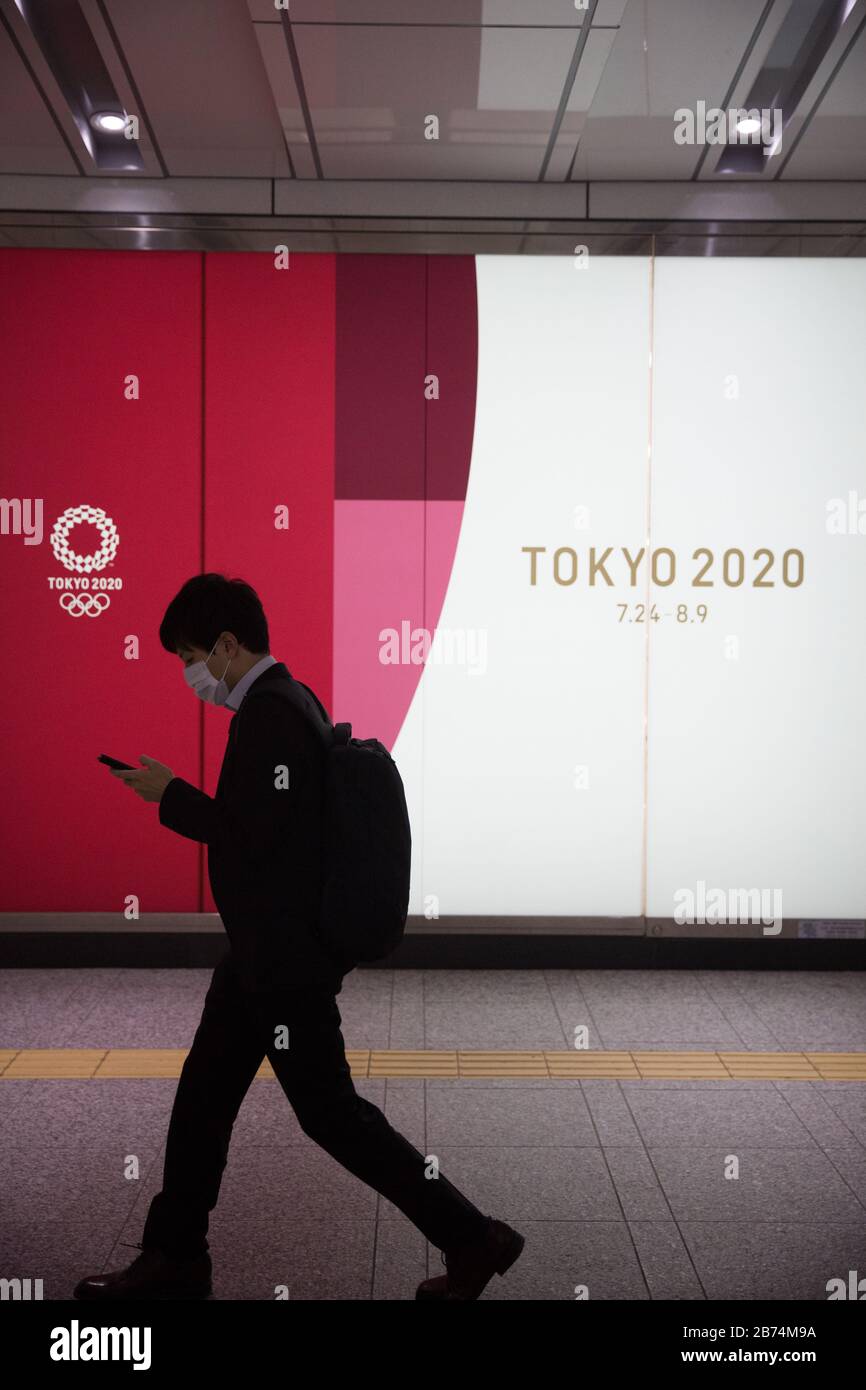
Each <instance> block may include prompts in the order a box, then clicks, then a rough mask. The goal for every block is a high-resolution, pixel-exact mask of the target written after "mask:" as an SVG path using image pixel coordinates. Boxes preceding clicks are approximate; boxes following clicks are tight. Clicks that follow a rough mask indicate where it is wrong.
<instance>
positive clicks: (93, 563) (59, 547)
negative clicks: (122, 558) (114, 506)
mask: <svg viewBox="0 0 866 1390" xmlns="http://www.w3.org/2000/svg"><path fill="white" fill-rule="evenodd" d="M82 524H84V525H87V524H90V525H92V526H95V527H96V529H97V531H98V532H99V540H100V543H99V546H98V547H97V549H96V550H93V551H91V552H89V553H88V554H84V555H82V554H80V553H79V552H78V551H77V550H73V548H72V546H71V545H70V544H69V533H70V532H71V531H72V530H73V528H74V527H76V526H80V525H82ZM50 541H51V549H52V551H53V552H54V558H55V559H56V560H58V561H59V562H60V564H61V565H63V567H64V569H67V570H72V571H73V575H72V576H71V577H69V576H67V575H51V576H49V579H48V587H49V589H54V590H60V591H61V592H60V596H59V599H58V602H59V603H60V607H61V608H62V609H63V610H64V612H66V613H68V614H69V616H70V617H72V618H82V617H88V618H98V617H99V615H100V613H104V612H105V610H106V608H108V606H109V604H110V603H111V598H110V597H109V595H108V593H107V592H106V590H108V589H114V590H117V589H122V588H123V580H122V579H121V578H119V576H117V575H100V574H99V573H94V571H97V572H98V571H99V570H103V569H105V568H106V566H107V565H110V564H112V563H113V562H114V557H115V555H116V554H117V547H118V546H119V545H120V536H119V535H118V533H117V527H116V526H115V524H114V522H113V521H112V519H111V517H110V516H109V515H108V514H107V512H104V511H103V509H102V508H101V507H91V506H89V505H88V504H87V503H84V504H82V505H81V506H79V507H67V508H66V511H65V512H63V513H62V514H61V515H60V516H59V517H58V518H57V520H56V521H55V523H54V527H53V530H52V532H51V536H50Z"/></svg>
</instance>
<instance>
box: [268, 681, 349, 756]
mask: <svg viewBox="0 0 866 1390" xmlns="http://www.w3.org/2000/svg"><path fill="white" fill-rule="evenodd" d="M286 670H287V674H288V677H289V681H290V684H289V685H286V684H285V682H283V681H281V682H280V684H279V685H274V684H272V683H271V684H267V685H263V686H261V687H260V690H261V693H262V694H264V693H266V692H270V693H271V694H275V695H276V694H279V695H281V696H282V698H283V699H284V700H287V701H288V703H289V704H290V705H293V706H294V708H295V709H296V710H298V712H299V713H300V714H302V715H303V716H304V718H305V719H306V720H307V721H308V723H310V724H312V725H313V727H314V728H315V729H316V731H317V733H318V734H319V736H320V738H321V740H322V742H323V743H324V745H325V747H326V748H333V747H334V745H335V744H340V743H348V742H349V739H350V738H351V735H352V726H351V724H332V723H331V717H330V715H329V714H328V711H327V710H326V709H325V706H324V705H323V704H322V702H321V700H320V699H319V697H318V695H317V694H316V693H315V691H314V690H311V689H310V687H309V686H308V685H304V682H303V681H299V680H297V679H296V678H295V677H294V676H293V675H292V673H291V671H289V670H288V668H286ZM255 689H256V687H255V685H253V686H252V688H251V689H250V690H249V691H248V692H247V696H246V698H247V699H249V698H250V696H251V695H253V694H255Z"/></svg>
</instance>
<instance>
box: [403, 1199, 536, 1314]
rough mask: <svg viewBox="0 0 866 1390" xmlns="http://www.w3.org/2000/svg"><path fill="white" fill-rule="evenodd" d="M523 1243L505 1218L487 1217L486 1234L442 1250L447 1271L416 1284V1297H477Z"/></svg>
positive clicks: (515, 1255) (460, 1298) (504, 1268)
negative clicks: (469, 1242) (466, 1243)
mask: <svg viewBox="0 0 866 1390" xmlns="http://www.w3.org/2000/svg"><path fill="white" fill-rule="evenodd" d="M525 1244H526V1241H525V1238H524V1237H523V1236H522V1235H521V1234H520V1232H519V1231H515V1230H512V1228H511V1227H510V1226H506V1224H505V1222H504V1221H494V1220H492V1218H490V1217H488V1218H487V1234H486V1236H483V1237H482V1239H481V1240H478V1241H472V1243H471V1244H469V1245H461V1246H460V1247H459V1248H458V1249H455V1250H443V1252H442V1263H443V1264H444V1265H445V1268H446V1269H447V1271H448V1273H447V1274H440V1275H438V1276H437V1277H436V1278H435V1279H425V1280H424V1282H423V1283H422V1284H419V1285H418V1289H417V1291H416V1294H415V1297H416V1298H417V1299H432V1298H439V1299H452V1300H455V1299H456V1300H460V1301H463V1302H468V1301H470V1300H472V1299H475V1298H480V1297H481V1294H482V1293H483V1292H484V1290H485V1288H486V1287H487V1285H488V1284H489V1282H490V1280H491V1279H492V1278H493V1275H494V1274H499V1275H502V1274H505V1272H506V1271H507V1270H509V1269H510V1268H511V1266H512V1265H513V1264H514V1261H515V1260H516V1259H517V1257H518V1255H519V1254H520V1253H521V1251H522V1250H523V1247H524V1245H525Z"/></svg>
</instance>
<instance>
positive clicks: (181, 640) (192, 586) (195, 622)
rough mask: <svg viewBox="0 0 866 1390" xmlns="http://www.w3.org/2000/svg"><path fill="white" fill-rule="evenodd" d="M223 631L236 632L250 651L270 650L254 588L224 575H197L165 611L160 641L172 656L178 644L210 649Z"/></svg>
mask: <svg viewBox="0 0 866 1390" xmlns="http://www.w3.org/2000/svg"><path fill="white" fill-rule="evenodd" d="M221 632H233V633H234V635H235V637H236V638H237V639H238V641H239V642H240V643H242V645H243V646H245V647H246V649H247V651H250V652H270V644H269V638H268V621H267V618H266V617H265V610H264V608H263V607H262V602H261V599H260V598H259V596H258V594H257V593H256V591H255V589H252V588H250V586H249V584H247V583H245V582H244V580H243V579H227V578H226V576H225V575H224V574H196V575H194V576H193V578H192V579H188V580H187V581H186V583H185V584H184V586H183V588H182V589H181V590H180V592H179V593H177V594H175V596H174V598H173V599H172V601H171V603H170V604H169V605H168V608H167V609H166V610H165V617H164V618H163V620H162V622H161V623H160V625H159V640H160V642H161V643H162V645H163V646H164V647H165V650H166V651H167V652H171V653H172V655H173V656H174V655H176V653H177V651H178V648H179V647H201V648H202V649H203V650H204V651H206V652H209V651H210V649H211V647H212V646H213V645H214V643H215V642H216V640H217V638H218V637H219V635H220V633H221Z"/></svg>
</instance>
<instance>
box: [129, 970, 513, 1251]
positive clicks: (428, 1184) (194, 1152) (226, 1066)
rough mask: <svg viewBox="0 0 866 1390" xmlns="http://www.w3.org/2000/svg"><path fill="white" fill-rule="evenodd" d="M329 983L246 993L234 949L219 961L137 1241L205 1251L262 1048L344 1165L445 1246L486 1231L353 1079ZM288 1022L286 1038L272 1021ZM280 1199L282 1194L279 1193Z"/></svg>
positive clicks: (312, 1132)
mask: <svg viewBox="0 0 866 1390" xmlns="http://www.w3.org/2000/svg"><path fill="white" fill-rule="evenodd" d="M341 1022H342V1019H341V1017H340V1011H339V1009H338V1008H337V1001H336V998H335V996H334V992H333V990H327V989H323V988H321V987H315V986H309V987H296V988H289V989H283V990H280V991H274V992H271V993H261V992H251V991H250V990H248V989H245V988H244V987H243V986H242V984H241V981H240V980H239V978H238V974H237V970H236V967H235V963H234V961H233V959H232V955H231V951H230V950H229V951H228V952H227V954H226V955H225V956H224V957H223V959H222V960H221V961H220V963H219V965H217V967H216V969H215V971H214V973H213V979H212V980H211V984H210V988H209V989H208V992H207V997H206V999H205V1005H204V1010H203V1012H202V1016H201V1021H200V1023H199V1026H198V1029H197V1030H196V1035H195V1038H194V1040H193V1045H192V1048H191V1049H190V1052H189V1055H188V1056H187V1058H186V1061H185V1062H184V1065H183V1070H182V1071H181V1076H180V1080H179V1082H178V1087H177V1092H176V1094H175V1098H174V1106H173V1108H172V1112H171V1123H170V1125H169V1131H168V1139H167V1142H166V1152H165V1168H164V1173H163V1187H162V1191H161V1192H159V1193H158V1194H157V1196H156V1197H154V1199H153V1201H152V1202H151V1205H150V1210H149V1212H148V1215H147V1221H146V1223H145V1229H144V1235H143V1237H142V1242H141V1243H142V1245H143V1246H144V1248H145V1249H148V1248H149V1247H152V1246H158V1247H160V1248H162V1249H164V1250H166V1251H169V1252H171V1253H172V1254H175V1255H179V1256H181V1255H194V1254H198V1253H201V1252H203V1251H205V1250H207V1249H208V1242H207V1229H208V1217H209V1214H210V1212H211V1211H212V1210H213V1208H214V1207H215V1206H216V1202H217V1198H218V1196H219V1188H220V1182H221V1180H222V1175H223V1170H224V1169H225V1166H226V1160H227V1158H228V1149H229V1141H230V1139H231V1133H232V1127H233V1125H234V1122H235V1119H236V1117H237V1114H238V1111H239V1110H240V1107H241V1102H242V1101H243V1098H244V1096H245V1095H246V1093H247V1090H248V1088H249V1086H250V1083H251V1082H252V1080H253V1078H254V1077H255V1075H256V1072H257V1071H258V1069H259V1067H260V1066H261V1063H262V1060H263V1058H264V1057H265V1056H267V1058H268V1060H269V1061H270V1063H271V1066H272V1067H273V1069H274V1073H275V1075H276V1077H277V1079H278V1080H279V1083H280V1085H281V1086H282V1088H283V1090H284V1091H285V1093H286V1095H287V1096H288V1098H289V1102H290V1104H291V1106H292V1108H293V1109H294V1111H295V1114H296V1116H297V1118H298V1121H299V1123H300V1125H301V1128H302V1129H303V1131H304V1133H305V1134H307V1135H309V1137H310V1138H311V1139H314V1140H315V1141H316V1143H317V1144H320V1145H321V1147H322V1148H323V1149H325V1150H326V1152H327V1153H329V1154H331V1155H332V1157H334V1158H335V1159H336V1160H337V1162H338V1163H341V1164H342V1165H343V1167H344V1168H348V1170H349V1172H350V1173H354V1174H355V1176H356V1177H358V1178H360V1179H361V1180H362V1181H363V1182H365V1183H368V1184H369V1186H370V1187H373V1188H375V1189H376V1191H377V1192H381V1193H382V1195H383V1196H385V1197H387V1198H388V1200H389V1201H391V1202H393V1203H394V1205H395V1206H396V1207H399V1209H400V1210H401V1211H402V1212H404V1213H405V1214H406V1216H408V1218H409V1220H410V1221H412V1222H413V1223H414V1224H415V1225H416V1226H417V1227H418V1229H419V1230H420V1231H422V1232H423V1233H424V1235H425V1236H426V1237H427V1239H428V1240H429V1241H431V1242H432V1244H433V1245H435V1246H438V1248H439V1249H441V1250H449V1249H452V1248H454V1247H455V1246H459V1245H461V1244H464V1243H468V1242H470V1241H472V1240H475V1239H477V1238H478V1236H479V1235H481V1234H483V1232H484V1230H485V1228H486V1218H485V1217H484V1215H483V1214H482V1213H481V1212H480V1211H479V1210H478V1209H477V1207H474V1206H473V1205H472V1203H471V1202H469V1201H467V1199H466V1198H465V1197H464V1196H463V1195H462V1193H460V1192H459V1191H458V1190H457V1188H456V1187H454V1186H453V1185H452V1184H451V1183H450V1182H449V1181H448V1179H447V1178H445V1177H443V1176H442V1175H441V1173H440V1175H439V1176H438V1177H429V1178H428V1177H426V1176H425V1169H426V1163H425V1159H424V1157H423V1155H422V1154H420V1153H419V1152H418V1151H417V1149H414V1148H413V1147H412V1145H411V1144H410V1143H409V1142H408V1141H407V1140H406V1139H404V1138H403V1136H402V1135H401V1134H398V1133H397V1131H396V1130H395V1129H392V1127H391V1125H390V1124H389V1123H388V1121H387V1120H386V1119H385V1116H384V1115H383V1114H382V1112H381V1110H379V1109H377V1107H376V1106H375V1105H372V1104H371V1103H370V1101H368V1100H365V1099H363V1097H361V1096H359V1095H358V1093H357V1091H356V1090H355V1087H354V1086H353V1084H352V1076H351V1072H350V1070H349V1064H348V1062H347V1061H346V1053H345V1043H344V1041H343V1035H342V1032H341V1031H340V1024H341ZM280 1028H284V1029H288V1043H289V1045H288V1047H287V1048H286V1047H279V1046H276V1045H275V1043H276V1041H279V1038H276V1039H275V1034H276V1031H277V1030H278V1029H280ZM276 1200H277V1201H278V1200H279V1198H278V1197H277V1198H276Z"/></svg>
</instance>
